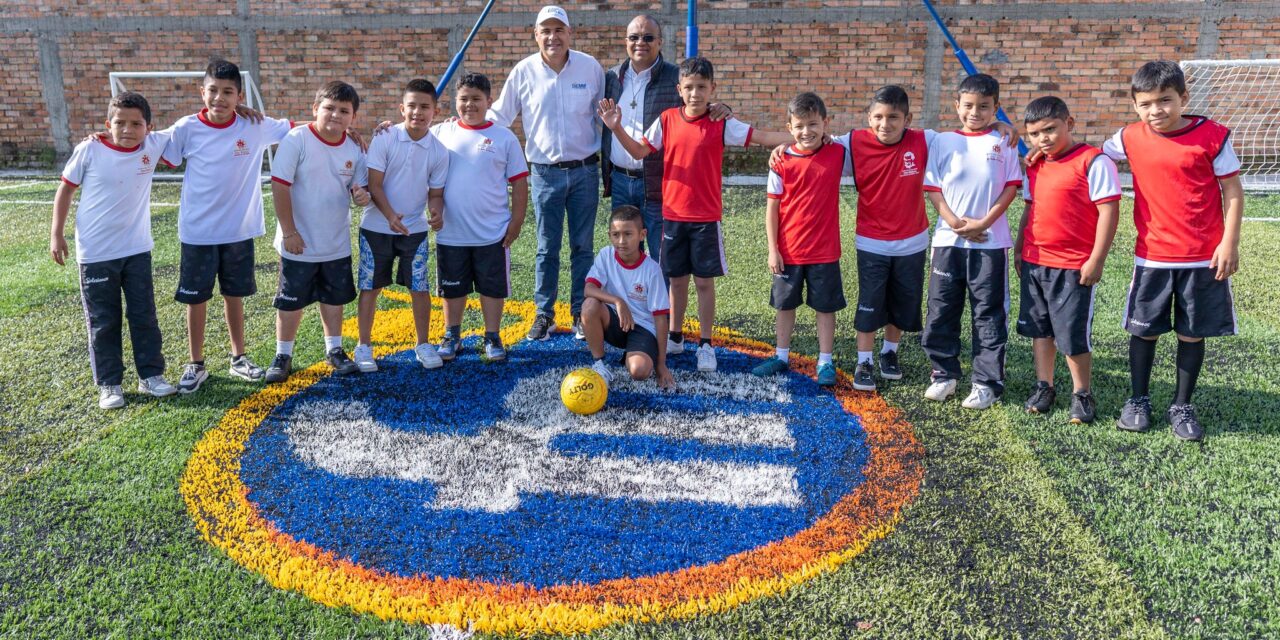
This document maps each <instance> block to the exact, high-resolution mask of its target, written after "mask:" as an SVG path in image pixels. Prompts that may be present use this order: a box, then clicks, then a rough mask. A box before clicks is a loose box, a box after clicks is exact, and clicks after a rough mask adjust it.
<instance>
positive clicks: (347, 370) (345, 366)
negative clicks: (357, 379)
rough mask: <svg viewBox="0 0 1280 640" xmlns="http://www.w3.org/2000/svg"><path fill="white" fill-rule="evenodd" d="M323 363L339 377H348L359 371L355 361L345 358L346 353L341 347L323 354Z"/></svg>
mask: <svg viewBox="0 0 1280 640" xmlns="http://www.w3.org/2000/svg"><path fill="white" fill-rule="evenodd" d="M324 361H325V362H328V363H329V366H331V367H333V373H334V374H335V375H339V376H349V375H351V374H353V373H355V372H357V371H359V370H360V365H357V364H356V362H355V360H352V359H351V358H349V357H347V352H346V351H344V350H343V349H342V347H334V348H332V349H330V350H329V353H326V354H324Z"/></svg>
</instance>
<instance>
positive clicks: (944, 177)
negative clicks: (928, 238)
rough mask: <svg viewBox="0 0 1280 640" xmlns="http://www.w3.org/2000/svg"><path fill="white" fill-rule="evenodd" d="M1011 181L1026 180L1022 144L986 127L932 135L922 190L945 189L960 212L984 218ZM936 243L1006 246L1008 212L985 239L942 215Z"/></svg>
mask: <svg viewBox="0 0 1280 640" xmlns="http://www.w3.org/2000/svg"><path fill="white" fill-rule="evenodd" d="M1008 186H1015V187H1016V186H1022V164H1021V162H1020V161H1019V160H1018V149H1017V148H1016V147H1011V146H1009V145H1006V144H1003V142H1002V140H1001V138H1000V134H999V133H997V132H996V131H995V130H994V129H993V130H990V131H988V132H986V133H961V132H959V131H944V132H940V133H938V135H937V136H935V137H934V139H933V142H932V143H931V144H930V146H929V163H928V165H927V166H926V168H925V174H924V190H925V191H941V192H942V197H943V198H944V199H945V200H946V201H947V205H949V206H950V207H951V210H952V211H954V212H955V214H956V215H957V216H960V217H962V218H973V219H975V220H980V219H982V218H983V217H985V216H986V215H987V211H989V210H990V209H991V207H992V206H993V205H995V203H996V200H998V199H999V198H1000V193H1001V192H1002V191H1004V189H1005V187H1008ZM933 246H935V247H960V248H963V249H1008V248H1009V247H1012V246H1013V238H1012V236H1011V235H1010V234H1009V216H1007V215H1004V216H1000V219H999V220H996V222H995V224H993V225H991V228H989V229H987V240H986V242H971V241H969V240H965V239H964V238H961V237H960V236H958V235H956V232H955V231H953V230H952V229H951V226H950V225H948V224H947V223H946V221H944V220H942V218H941V217H939V218H938V227H937V230H936V231H934V234H933Z"/></svg>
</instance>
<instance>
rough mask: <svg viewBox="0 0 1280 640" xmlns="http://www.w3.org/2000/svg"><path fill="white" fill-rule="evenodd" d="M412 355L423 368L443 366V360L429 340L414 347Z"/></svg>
mask: <svg viewBox="0 0 1280 640" xmlns="http://www.w3.org/2000/svg"><path fill="white" fill-rule="evenodd" d="M413 355H414V357H416V358H417V359H418V364H420V365H422V368H423V369H439V368H440V367H443V366H444V360H441V359H440V354H438V353H436V348H435V347H434V346H432V345H431V343H429V342H424V343H422V344H420V345H418V346H416V347H414V348H413Z"/></svg>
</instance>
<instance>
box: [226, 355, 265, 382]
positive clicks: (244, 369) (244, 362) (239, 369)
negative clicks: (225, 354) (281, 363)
mask: <svg viewBox="0 0 1280 640" xmlns="http://www.w3.org/2000/svg"><path fill="white" fill-rule="evenodd" d="M228 373H230V374H231V375H233V376H235V377H237V378H240V379H241V380H248V381H249V382H262V376H264V375H266V372H265V371H263V370H262V367H259V366H258V365H256V364H254V363H253V362H252V361H251V360H249V356H247V355H245V354H240V357H238V358H232V359H231V369H230V370H229V371H228Z"/></svg>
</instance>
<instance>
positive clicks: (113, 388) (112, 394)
mask: <svg viewBox="0 0 1280 640" xmlns="http://www.w3.org/2000/svg"><path fill="white" fill-rule="evenodd" d="M123 406H124V389H123V388H121V387H120V385H118V384H104V385H99V386H98V408H99V409H119V408H120V407H123Z"/></svg>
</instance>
